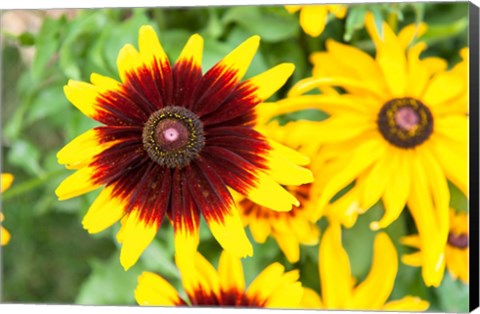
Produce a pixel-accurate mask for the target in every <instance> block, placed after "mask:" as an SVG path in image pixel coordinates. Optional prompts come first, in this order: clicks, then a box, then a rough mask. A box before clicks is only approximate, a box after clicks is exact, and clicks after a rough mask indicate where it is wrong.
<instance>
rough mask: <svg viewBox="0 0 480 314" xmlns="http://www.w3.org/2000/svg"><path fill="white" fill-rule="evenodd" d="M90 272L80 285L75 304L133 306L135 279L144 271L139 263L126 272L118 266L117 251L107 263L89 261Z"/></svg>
mask: <svg viewBox="0 0 480 314" xmlns="http://www.w3.org/2000/svg"><path fill="white" fill-rule="evenodd" d="M90 265H91V267H92V272H91V273H90V275H89V276H88V278H87V279H86V280H85V281H84V282H83V283H82V286H81V287H80V291H79V293H78V295H77V298H76V299H75V303H76V304H84V305H99V304H108V305H134V304H136V303H135V299H134V294H133V293H134V291H135V287H136V286H137V277H138V276H139V275H140V273H141V272H142V271H143V270H144V267H143V266H142V265H141V263H137V264H135V266H133V267H132V268H130V269H129V270H128V271H125V270H123V268H122V266H121V265H120V258H119V251H118V250H117V252H116V253H115V254H114V255H113V256H112V257H111V258H110V259H109V260H107V261H100V260H96V259H95V260H92V261H90Z"/></svg>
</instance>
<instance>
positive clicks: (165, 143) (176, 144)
mask: <svg viewBox="0 0 480 314" xmlns="http://www.w3.org/2000/svg"><path fill="white" fill-rule="evenodd" d="M142 137H143V146H144V148H145V150H146V151H147V153H148V155H149V156H150V158H152V160H153V161H155V162H156V163H158V164H159V165H161V166H165V167H169V168H183V167H185V166H186V165H188V164H189V163H190V162H191V161H192V160H193V159H195V158H196V157H197V156H198V155H199V153H200V151H201V150H202V148H203V147H204V146H205V136H204V132H203V125H202V122H201V121H200V119H199V118H198V117H197V116H196V115H195V114H194V113H193V112H191V111H190V110H188V109H186V108H184V107H178V106H168V107H165V108H163V109H160V110H158V111H156V112H154V113H153V114H152V115H151V116H150V118H149V119H148V121H147V122H146V123H145V125H144V128H143V135H142Z"/></svg>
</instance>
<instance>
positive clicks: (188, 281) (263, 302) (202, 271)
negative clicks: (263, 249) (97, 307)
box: [135, 251, 303, 309]
mask: <svg viewBox="0 0 480 314" xmlns="http://www.w3.org/2000/svg"><path fill="white" fill-rule="evenodd" d="M191 264H193V266H192V267H193V269H192V268H187V269H183V268H182V267H179V270H180V274H181V277H182V285H183V288H184V290H185V292H186V295H187V297H188V299H183V298H182V297H181V296H180V294H179V293H178V291H177V290H176V289H175V288H174V287H173V286H172V285H171V284H170V283H169V282H168V281H167V280H165V279H163V278H162V277H160V276H159V275H157V274H154V273H151V272H143V273H142V274H141V275H140V276H139V277H138V285H137V288H136V289H135V299H136V301H137V303H138V304H140V305H145V306H209V307H213V306H221V307H256V308H282V309H285V308H297V307H298V305H299V303H300V300H301V298H302V295H303V288H302V285H301V283H300V282H299V281H298V278H299V273H298V271H297V270H292V271H289V272H285V269H284V267H283V266H282V265H280V264H279V263H273V264H271V265H269V266H268V267H267V268H265V269H264V270H263V271H262V272H261V273H260V274H259V275H258V276H257V277H256V278H255V279H254V280H253V281H252V283H251V284H250V285H249V286H248V288H247V289H246V288H245V279H244V275H243V267H242V263H241V261H240V259H238V258H236V257H234V256H232V255H231V254H229V253H227V252H225V251H224V252H223V253H222V254H221V255H220V261H219V265H218V271H217V270H215V268H214V267H213V266H212V264H210V263H209V262H208V261H207V260H206V259H205V258H204V257H203V256H202V255H201V254H200V253H196V255H195V258H194V260H193V261H191Z"/></svg>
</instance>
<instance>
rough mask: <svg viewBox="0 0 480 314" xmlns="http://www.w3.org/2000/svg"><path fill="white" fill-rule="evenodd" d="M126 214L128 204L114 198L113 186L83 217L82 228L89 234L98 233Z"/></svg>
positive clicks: (104, 190) (99, 196) (103, 192)
mask: <svg viewBox="0 0 480 314" xmlns="http://www.w3.org/2000/svg"><path fill="white" fill-rule="evenodd" d="M125 213H126V202H125V201H124V200H121V199H119V198H118V197H115V196H114V193H113V186H107V187H105V188H104V189H103V190H102V192H100V194H99V195H98V196H97V198H96V199H95V201H94V202H93V203H92V205H91V206H90V208H89V209H88V212H87V213H86V215H85V217H83V220H82V226H83V228H84V229H85V230H87V231H88V233H98V232H101V231H103V230H105V229H107V228H108V227H110V226H111V225H113V224H114V223H115V222H117V221H118V220H120V218H122V217H123V215H125Z"/></svg>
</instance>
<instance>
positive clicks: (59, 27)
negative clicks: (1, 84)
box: [32, 17, 66, 80]
mask: <svg viewBox="0 0 480 314" xmlns="http://www.w3.org/2000/svg"><path fill="white" fill-rule="evenodd" d="M65 23H66V20H65V18H63V17H62V18H60V19H57V20H55V19H52V18H46V19H45V20H44V21H43V24H42V27H41V28H40V31H39V32H38V34H37V36H36V38H35V48H36V52H35V56H34V58H33V61H32V76H33V78H34V79H35V80H41V79H42V78H44V77H47V76H48V73H49V72H50V71H49V66H48V65H49V63H50V62H52V60H53V59H54V58H55V57H56V56H57V53H58V48H59V45H60V37H61V33H62V32H63V30H64V27H65Z"/></svg>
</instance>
